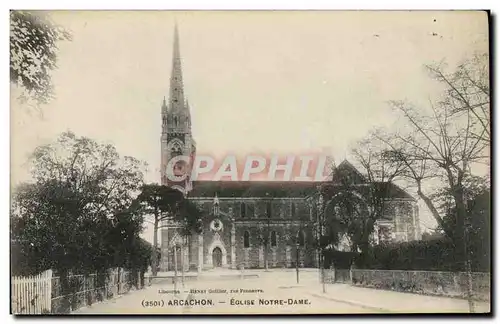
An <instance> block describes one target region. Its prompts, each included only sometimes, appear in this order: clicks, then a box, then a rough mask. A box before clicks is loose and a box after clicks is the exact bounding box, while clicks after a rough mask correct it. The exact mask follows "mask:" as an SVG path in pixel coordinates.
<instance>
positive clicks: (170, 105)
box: [161, 25, 196, 194]
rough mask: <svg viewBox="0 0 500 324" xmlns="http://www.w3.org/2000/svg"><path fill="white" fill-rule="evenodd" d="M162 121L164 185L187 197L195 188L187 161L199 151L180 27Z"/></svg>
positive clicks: (162, 182)
mask: <svg viewBox="0 0 500 324" xmlns="http://www.w3.org/2000/svg"><path fill="white" fill-rule="evenodd" d="M161 120H162V132H161V184H162V185H166V186H170V187H172V188H176V189H178V190H180V191H182V192H184V193H185V194H186V193H187V192H189V191H190V189H191V179H190V171H191V169H190V168H191V167H190V165H191V163H189V161H187V159H190V160H191V162H192V159H193V157H194V155H195V152H196V143H195V141H194V139H193V136H192V133H191V113H190V108H189V103H188V101H187V99H186V96H185V93H184V84H183V81H182V67H181V55H180V49H179V31H178V28H177V25H175V28H174V49H173V55H172V71H171V75H170V92H169V96H168V101H167V99H166V98H165V97H164V98H163V103H162V105H161ZM180 156H182V157H183V158H181V157H180ZM176 157H178V158H177V159H175V160H176V162H174V161H173V160H172V159H174V158H176ZM182 175H185V176H182ZM174 176H182V177H183V178H182V179H181V178H179V177H178V178H176V177H174Z"/></svg>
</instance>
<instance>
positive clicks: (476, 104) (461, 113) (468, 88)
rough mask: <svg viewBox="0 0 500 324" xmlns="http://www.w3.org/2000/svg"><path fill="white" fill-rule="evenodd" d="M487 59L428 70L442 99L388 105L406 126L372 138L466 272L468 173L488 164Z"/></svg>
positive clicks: (488, 103)
mask: <svg viewBox="0 0 500 324" xmlns="http://www.w3.org/2000/svg"><path fill="white" fill-rule="evenodd" d="M487 59H488V56H487V55H476V56H474V57H473V58H472V59H471V60H467V61H465V62H464V63H463V64H460V65H459V66H458V67H457V69H456V70H455V71H454V72H452V73H447V72H446V70H445V67H444V66H442V65H436V66H427V69H428V71H429V72H430V73H431V77H433V78H435V79H436V80H437V81H438V82H439V83H440V84H441V85H443V86H444V92H443V94H442V97H441V98H439V99H438V100H435V101H431V100H429V105H428V107H427V109H425V107H416V106H414V105H412V104H411V103H409V102H407V101H393V102H391V105H392V107H393V108H394V109H395V110H396V111H397V112H399V113H400V114H401V115H402V117H403V118H402V120H404V121H405V122H406V123H405V125H403V126H404V127H402V128H401V129H400V131H398V132H392V133H386V134H383V133H376V134H375V135H374V136H375V137H376V138H377V140H380V141H382V142H384V143H385V144H387V145H388V146H389V149H388V150H385V151H384V156H385V158H387V159H388V160H389V161H393V162H398V163H403V164H404V167H405V170H404V172H403V173H402V174H401V175H402V176H404V177H405V178H406V179H408V180H410V181H411V182H412V183H413V184H415V186H416V189H417V195H418V196H419V198H421V199H422V200H423V201H424V203H425V204H426V206H427V207H428V208H429V210H430V212H431V213H432V215H433V217H434V219H435V220H436V222H437V223H438V225H439V227H440V228H442V229H443V231H444V232H445V234H446V235H447V236H448V237H449V238H451V239H452V240H453V241H454V243H455V247H456V252H457V253H458V255H457V257H458V258H460V255H461V256H462V257H463V260H464V264H465V266H466V269H467V270H468V272H469V273H470V260H469V257H468V246H467V244H468V224H469V223H470V221H469V219H468V213H467V201H466V200H467V192H466V191H467V179H468V178H470V176H471V175H473V167H474V166H477V165H478V164H486V165H489V146H490V145H489V144H490V143H489V142H490V113H489V109H490V90H489V77H488V69H487V67H488V61H487ZM439 190H441V191H443V190H444V191H446V192H447V193H448V194H449V196H450V197H451V199H452V203H453V207H454V209H455V215H456V222H455V223H454V224H453V228H450V226H449V224H448V223H446V222H445V221H444V217H445V216H446V214H447V213H446V211H443V210H440V209H439V206H440V202H439V201H437V200H436V199H435V198H436V197H439V196H440V195H436V194H435V193H436V191H439ZM469 288H471V279H470V276H469ZM470 290H471V289H469V293H470ZM471 310H472V306H471Z"/></svg>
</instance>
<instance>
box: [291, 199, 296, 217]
mask: <svg viewBox="0 0 500 324" xmlns="http://www.w3.org/2000/svg"><path fill="white" fill-rule="evenodd" d="M295 212H296V211H295V203H294V202H293V203H292V218H295Z"/></svg>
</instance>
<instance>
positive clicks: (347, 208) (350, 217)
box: [321, 138, 402, 252]
mask: <svg viewBox="0 0 500 324" xmlns="http://www.w3.org/2000/svg"><path fill="white" fill-rule="evenodd" d="M376 144H377V145H376ZM381 144H382V143H375V142H374V141H373V139H371V138H370V139H369V140H363V141H361V142H359V143H358V145H357V147H356V148H355V149H353V155H354V157H355V159H356V162H357V163H358V164H359V165H361V166H362V168H363V169H362V171H363V172H362V173H361V172H359V171H357V169H356V168H355V167H354V166H353V165H351V164H350V163H349V162H347V161H344V162H342V163H341V164H340V165H339V166H338V167H335V166H334V167H333V172H332V182H331V183H330V184H328V185H326V186H324V188H323V191H324V192H325V193H327V197H326V201H325V204H324V210H323V215H322V216H323V217H321V221H322V228H323V238H322V240H323V242H322V243H321V245H322V246H323V247H326V246H330V248H335V247H336V246H338V245H339V243H341V242H342V243H347V244H348V245H349V248H350V250H351V251H354V252H356V251H358V250H361V251H367V249H368V247H369V246H370V243H371V242H370V240H371V235H372V233H373V231H374V226H375V224H376V222H377V220H379V219H381V218H383V217H384V216H385V214H386V212H387V207H388V204H387V201H388V199H390V198H391V194H392V190H393V187H394V184H393V180H394V179H395V178H396V177H397V176H398V175H399V174H400V172H401V170H402V164H401V163H399V162H393V161H387V160H386V159H385V158H384V157H383V153H382V152H381V151H379V150H378V148H379V147H380V146H379V145H381Z"/></svg>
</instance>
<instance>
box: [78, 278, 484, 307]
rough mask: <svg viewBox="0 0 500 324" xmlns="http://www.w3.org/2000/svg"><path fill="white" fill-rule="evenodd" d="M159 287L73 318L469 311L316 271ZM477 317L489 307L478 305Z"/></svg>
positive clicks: (455, 302)
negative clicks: (323, 278) (330, 280)
mask: <svg viewBox="0 0 500 324" xmlns="http://www.w3.org/2000/svg"><path fill="white" fill-rule="evenodd" d="M174 289H175V287H174V286H173V285H172V283H170V282H169V283H166V282H158V283H153V284H152V286H150V287H148V288H146V289H143V290H139V291H133V292H130V293H129V294H126V295H123V296H121V297H119V298H117V299H113V300H110V301H106V302H104V303H100V304H94V305H92V306H91V307H86V308H82V309H79V310H77V311H75V312H74V314H361V313H365V314H366V313H371V314H375V313H404V312H413V313H435V312H445V313H454V312H455V313H456V312H462V313H464V312H468V307H467V301H465V300H461V299H453V298H444V297H432V296H423V295H415V294H407V293H399V292H393V291H382V290H375V289H366V288H358V287H352V286H350V285H345V284H330V285H326V286H325V290H326V291H325V292H323V286H322V285H321V284H318V274H317V272H306V271H304V272H302V273H301V274H300V283H299V284H297V283H296V277H295V273H294V272H290V271H271V272H260V273H259V277H258V278H256V277H255V278H250V279H241V278H238V277H237V274H235V275H234V276H233V277H229V276H227V275H226V276H225V277H224V276H222V275H221V276H219V275H217V273H213V274H212V275H207V276H203V277H200V278H198V279H197V280H191V281H186V283H185V285H184V288H183V287H182V285H181V284H179V286H178V287H177V292H178V293H177V294H175V293H174ZM477 306H478V307H477V310H476V311H477V312H486V311H488V309H489V304H486V303H478V304H477Z"/></svg>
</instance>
